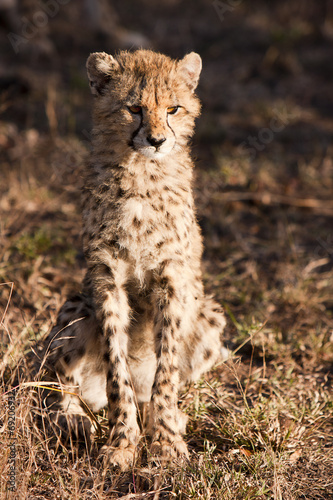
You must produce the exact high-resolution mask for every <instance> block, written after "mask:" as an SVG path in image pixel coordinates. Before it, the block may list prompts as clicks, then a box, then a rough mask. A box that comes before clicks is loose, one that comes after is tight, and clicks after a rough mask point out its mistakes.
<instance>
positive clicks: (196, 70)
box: [178, 52, 202, 92]
mask: <svg viewBox="0 0 333 500" xmlns="http://www.w3.org/2000/svg"><path fill="white" fill-rule="evenodd" d="M201 68H202V62H201V57H200V56H199V54H197V53H196V52H191V53H190V54H187V55H186V56H185V57H184V59H182V60H181V61H179V63H178V71H179V73H180V74H181V75H182V77H183V79H184V80H185V82H186V85H187V86H188V87H189V88H190V89H191V90H192V92H193V91H194V90H195V88H196V87H197V85H198V81H199V76H200V73H201Z"/></svg>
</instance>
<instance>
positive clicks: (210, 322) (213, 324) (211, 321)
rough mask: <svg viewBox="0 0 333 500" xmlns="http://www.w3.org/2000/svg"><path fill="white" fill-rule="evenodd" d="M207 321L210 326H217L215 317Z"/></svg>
mask: <svg viewBox="0 0 333 500" xmlns="http://www.w3.org/2000/svg"><path fill="white" fill-rule="evenodd" d="M208 323H209V324H210V326H213V327H217V326H219V323H218V322H217V321H216V319H215V318H209V319H208Z"/></svg>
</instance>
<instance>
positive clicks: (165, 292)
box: [151, 267, 188, 460]
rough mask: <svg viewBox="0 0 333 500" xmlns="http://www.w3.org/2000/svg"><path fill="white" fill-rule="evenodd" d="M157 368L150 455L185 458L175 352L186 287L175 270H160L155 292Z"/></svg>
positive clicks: (167, 458)
mask: <svg viewBox="0 0 333 500" xmlns="http://www.w3.org/2000/svg"><path fill="white" fill-rule="evenodd" d="M155 302H156V303H155V311H156V312H155V335H156V355H157V369H156V374H155V380H154V384H153V387H152V397H151V404H152V417H153V439H152V445H151V452H152V455H157V456H159V457H160V458H161V459H162V460H170V459H172V458H176V457H181V458H184V457H188V451H187V446H186V444H185V442H184V440H183V438H182V436H181V431H182V430H183V429H181V427H182V426H181V425H180V420H179V411H178V407H177V403H178V388H179V367H178V352H179V344H180V323H181V318H182V316H183V312H184V308H185V307H186V306H185V303H186V284H185V283H182V282H181V278H180V273H179V271H178V272H177V269H175V268H171V267H170V268H169V269H167V270H164V271H163V274H162V275H161V276H160V277H159V278H158V282H157V286H156V289H155Z"/></svg>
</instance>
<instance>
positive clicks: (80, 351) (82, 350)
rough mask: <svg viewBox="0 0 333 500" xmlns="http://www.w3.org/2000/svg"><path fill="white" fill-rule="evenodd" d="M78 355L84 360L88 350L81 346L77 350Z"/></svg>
mask: <svg viewBox="0 0 333 500" xmlns="http://www.w3.org/2000/svg"><path fill="white" fill-rule="evenodd" d="M77 353H78V355H79V357H80V358H82V357H83V356H84V355H85V353H86V349H85V348H84V347H83V346H80V347H79V348H78V350H77Z"/></svg>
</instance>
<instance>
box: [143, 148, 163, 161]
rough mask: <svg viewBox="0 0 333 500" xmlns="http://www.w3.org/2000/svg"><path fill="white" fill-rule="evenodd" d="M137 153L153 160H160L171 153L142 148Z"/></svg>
mask: <svg viewBox="0 0 333 500" xmlns="http://www.w3.org/2000/svg"><path fill="white" fill-rule="evenodd" d="M137 152H138V153H140V154H142V155H143V156H145V157H146V158H149V159H151V160H160V159H161V158H163V156H165V155H166V154H168V153H169V151H166V152H163V151H156V149H155V148H140V149H137Z"/></svg>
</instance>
